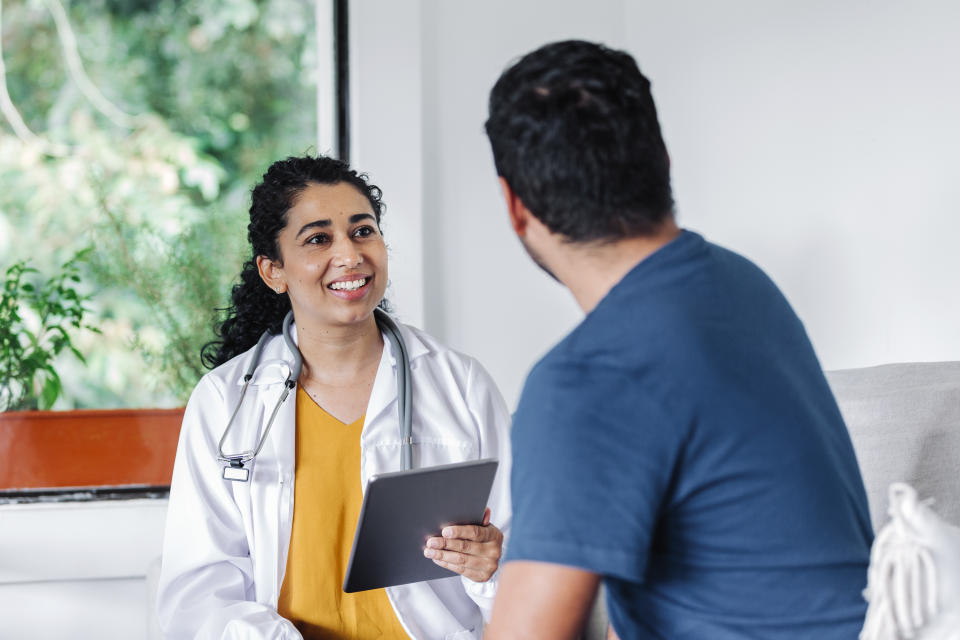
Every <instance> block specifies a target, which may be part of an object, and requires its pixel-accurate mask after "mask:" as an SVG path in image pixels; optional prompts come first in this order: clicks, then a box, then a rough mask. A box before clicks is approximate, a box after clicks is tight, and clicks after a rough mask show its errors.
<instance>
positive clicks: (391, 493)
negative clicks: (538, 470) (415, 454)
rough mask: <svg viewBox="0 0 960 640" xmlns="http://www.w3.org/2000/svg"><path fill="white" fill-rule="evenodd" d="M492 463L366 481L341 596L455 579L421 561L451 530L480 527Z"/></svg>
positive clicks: (386, 475) (430, 562)
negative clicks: (433, 541)
mask: <svg viewBox="0 0 960 640" xmlns="http://www.w3.org/2000/svg"><path fill="white" fill-rule="evenodd" d="M496 472H497V461H496V460H494V459H487V460H471V461H469V462H458V463H455V464H445V465H440V466H437V467H427V468H424V469H414V470H412V471H396V472H393V473H381V474H378V475H375V476H373V477H371V478H370V481H369V482H368V483H367V490H366V491H365V492H364V494H363V506H361V507H360V517H359V518H358V520H357V529H356V533H355V534H354V536H353V549H352V550H351V551H350V562H349V563H348V564H347V574H346V576H344V579H343V590H344V591H345V592H346V593H353V592H355V591H365V590H367V589H379V588H381V587H392V586H394V585H398V584H409V583H411V582H421V581H423V580H435V579H437V578H449V577H450V576H455V575H457V574H456V573H454V572H453V571H450V570H448V569H444V568H443V567H440V566H438V565H436V564H434V562H433V560H431V559H429V558H425V557H424V556H423V547H424V543H425V542H426V539H427V538H429V537H431V536H438V535H440V530H441V529H443V528H444V527H445V526H447V525H451V524H480V522H482V520H483V512H484V510H485V509H486V507H487V500H488V498H489V497H490V488H491V487H492V486H493V476H494V474H495V473H496Z"/></svg>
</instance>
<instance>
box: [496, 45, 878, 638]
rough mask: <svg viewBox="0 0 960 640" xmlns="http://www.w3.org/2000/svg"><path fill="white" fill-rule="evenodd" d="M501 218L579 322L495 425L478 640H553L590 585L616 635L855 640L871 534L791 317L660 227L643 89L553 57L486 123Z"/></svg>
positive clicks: (506, 93) (510, 82) (655, 158)
mask: <svg viewBox="0 0 960 640" xmlns="http://www.w3.org/2000/svg"><path fill="white" fill-rule="evenodd" d="M486 128H487V133H488V135H489V137H490V142H491V145H492V148H493V156H494V161H495V164H496V168H497V172H498V174H499V175H500V180H501V185H502V188H503V193H504V196H505V199H506V203H507V210H508V212H509V216H510V222H511V224H512V226H513V229H514V231H515V232H516V234H517V235H518V236H519V237H520V239H521V241H522V242H523V244H524V246H525V247H526V249H527V251H528V252H529V254H530V256H531V258H532V259H533V260H534V261H535V262H536V263H537V264H538V265H540V266H541V267H542V268H543V269H545V270H546V271H547V272H548V273H550V274H551V275H552V276H553V277H555V278H556V279H557V280H559V281H560V282H561V283H562V284H564V285H565V286H566V287H567V288H568V289H569V290H570V291H571V293H572V294H573V296H574V297H575V298H576V300H577V302H578V303H579V305H580V307H581V308H582V309H583V311H584V313H585V314H586V317H585V318H584V320H583V321H582V323H581V324H580V325H579V326H578V327H577V328H576V329H575V330H574V331H573V332H572V333H571V334H570V335H569V336H567V337H566V338H565V339H564V340H563V341H561V342H560V343H559V344H557V345H556V346H555V347H554V348H553V350H551V351H550V353H549V354H547V356H546V357H544V358H543V359H542V360H541V361H540V362H539V363H538V364H537V365H536V366H535V367H534V368H533V370H532V371H531V372H530V375H529V377H528V379H527V381H526V385H525V387H524V391H523V394H522V397H521V399H520V403H519V407H518V409H517V412H516V415H515V417H514V426H513V435H512V438H513V451H514V462H513V472H512V491H513V501H514V507H515V512H514V520H513V529H512V539H511V542H510V545H509V547H508V549H507V563H506V565H505V566H504V569H503V575H502V579H501V585H500V590H499V593H498V594H497V599H496V603H495V605H494V611H493V618H492V620H491V623H490V626H489V628H488V634H489V636H488V637H491V638H550V639H554V638H572V637H575V636H576V635H577V634H578V633H579V632H580V630H581V628H582V626H583V624H584V621H585V618H586V616H587V613H588V611H589V608H590V606H591V603H592V601H593V599H594V596H595V593H596V591H597V588H598V585H599V583H600V581H601V580H602V581H603V583H604V584H605V585H606V588H607V604H608V608H609V613H610V619H611V623H612V627H613V630H614V631H615V632H616V633H617V634H618V635H619V636H620V637H621V638H624V639H631V638H670V639H684V638H703V639H706V640H725V639H728V638H763V639H780V638H817V639H819V640H831V639H834V638H845V639H853V638H856V636H857V633H858V631H859V629H860V625H861V624H862V622H863V616H864V613H865V611H866V605H865V603H864V601H863V598H862V596H861V591H862V589H863V588H864V587H865V585H866V569H867V564H868V560H869V549H870V543H871V538H872V532H871V528H870V520H869V516H868V510H867V500H866V495H865V492H864V489H863V483H862V480H861V478H860V473H859V470H858V468H857V462H856V458H855V457H854V452H853V448H852V445H851V443H850V438H849V436H848V434H847V431H846V428H845V426H844V423H843V420H842V418H841V416H840V412H839V410H838V409H837V405H836V402H835V401H834V399H833V395H832V394H831V392H830V389H829V387H828V386H827V383H826V380H825V379H824V376H823V373H822V372H821V369H820V364H819V362H818V361H817V358H816V355H815V354H814V351H813V348H812V347H811V345H810V342H809V340H808V338H807V336H806V333H805V331H804V329H803V326H802V324H801V323H800V320H799V319H798V318H797V316H796V315H795V314H794V312H793V311H792V309H791V308H790V306H789V305H788V303H787V301H786V300H785V299H784V297H783V295H782V294H781V293H780V291H779V290H778V289H777V287H776V286H775V285H774V284H773V283H772V282H771V281H770V279H769V278H767V276H766V275H765V274H764V273H763V272H762V271H761V270H760V269H759V268H757V267H756V266H755V265H753V264H751V263H750V262H749V261H747V260H746V259H744V258H742V257H740V256H738V255H736V254H734V253H732V252H730V251H727V250H725V249H722V248H720V247H718V246H716V245H713V244H710V243H709V242H707V241H705V240H704V239H703V238H702V237H701V236H699V235H697V234H696V233H692V232H690V231H685V230H682V229H680V228H679V227H678V226H677V224H676V222H675V221H674V214H673V198H672V194H671V189H670V162H669V159H668V157H667V151H666V147H665V145H664V143H663V139H662V137H661V134H660V126H659V123H658V121H657V116H656V110H655V107H654V104H653V99H652V97H651V94H650V84H649V82H648V81H647V79H646V78H644V76H643V75H642V74H641V73H640V71H639V69H638V68H637V66H636V63H635V62H634V61H633V59H632V58H631V57H630V56H629V55H628V54H626V53H623V52H620V51H614V50H610V49H607V48H605V47H603V46H600V45H596V44H591V43H587V42H577V41H571V42H559V43H555V44H550V45H547V46H545V47H543V48H541V49H538V50H537V51H534V52H533V53H530V54H528V55H527V56H525V57H524V58H522V59H521V60H520V61H518V62H517V63H516V64H514V65H513V66H512V67H510V68H509V69H507V70H506V71H505V72H504V74H503V75H502V76H501V77H500V79H499V81H498V82H497V84H496V86H494V88H493V90H492V92H491V95H490V114H489V119H488V121H487V124H486Z"/></svg>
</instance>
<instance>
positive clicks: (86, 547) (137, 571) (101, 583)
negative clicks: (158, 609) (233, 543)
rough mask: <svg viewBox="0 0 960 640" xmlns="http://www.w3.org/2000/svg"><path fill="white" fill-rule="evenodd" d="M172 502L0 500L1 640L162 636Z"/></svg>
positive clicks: (107, 639) (119, 639) (126, 638)
mask: <svg viewBox="0 0 960 640" xmlns="http://www.w3.org/2000/svg"><path fill="white" fill-rule="evenodd" d="M166 511H167V501H166V500H165V499H163V500H115V501H107V500H101V501H93V502H75V503H69V502H60V503H50V504H43V503H41V504H5V505H0V638H11V639H13V638H18V639H19V638H31V639H35V640H60V639H61V638H75V639H77V640H86V639H90V640H94V639H96V640H112V639H114V638H115V639H116V640H121V639H122V640H133V639H136V638H153V637H156V635H155V634H156V629H155V628H154V627H155V625H156V615H155V613H154V607H155V593H154V591H153V589H155V584H153V581H152V580H147V576H148V575H151V576H154V575H155V572H156V571H157V569H158V567H159V565H158V561H159V557H160V551H161V545H162V539H163V527H164V523H165V521H166Z"/></svg>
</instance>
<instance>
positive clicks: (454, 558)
mask: <svg viewBox="0 0 960 640" xmlns="http://www.w3.org/2000/svg"><path fill="white" fill-rule="evenodd" d="M441 535H442V537H437V538H427V543H426V547H425V548H424V550H423V555H424V556H426V557H428V558H430V559H432V560H433V561H434V562H435V563H437V564H438V565H440V566H441V567H443V568H445V569H450V571H453V572H455V573H459V574H460V575H462V576H464V577H467V578H470V579H471V580H473V581H474V582H486V581H487V580H489V579H490V577H491V576H493V574H494V573H495V572H496V570H497V567H498V566H499V565H500V552H501V550H502V549H503V534H502V533H501V532H500V529H497V528H496V527H495V526H493V525H492V524H490V509H489V508H487V510H486V511H484V512H483V523H482V524H480V525H475V524H470V525H463V526H449V527H444V528H443V531H442V532H441Z"/></svg>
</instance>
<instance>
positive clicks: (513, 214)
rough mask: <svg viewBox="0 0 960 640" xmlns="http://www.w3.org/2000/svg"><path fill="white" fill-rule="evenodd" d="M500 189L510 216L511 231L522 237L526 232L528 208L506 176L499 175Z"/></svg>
mask: <svg viewBox="0 0 960 640" xmlns="http://www.w3.org/2000/svg"><path fill="white" fill-rule="evenodd" d="M499 180H500V189H501V190H502V191H503V199H504V200H505V201H506V203H507V215H509V216H510V226H511V227H513V231H514V232H515V233H516V234H517V235H518V236H521V237H523V236H524V235H526V233H527V224H528V223H529V222H530V216H531V215H533V214H532V213H530V210H529V209H527V207H526V205H525V204H523V200H521V199H520V198H519V197H518V196H517V194H516V192H514V190H513V188H512V187H511V186H510V184H509V183H507V180H506V178H504V177H503V176H500V178H499Z"/></svg>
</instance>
